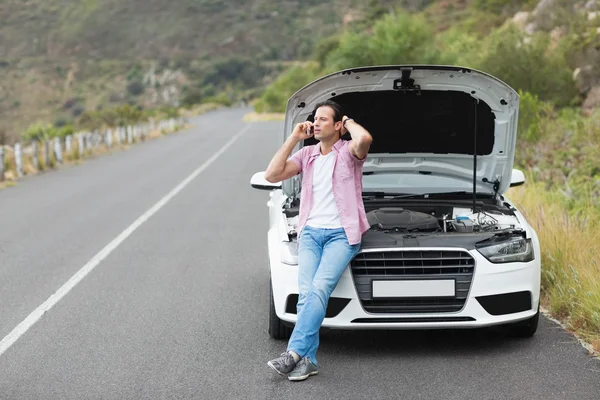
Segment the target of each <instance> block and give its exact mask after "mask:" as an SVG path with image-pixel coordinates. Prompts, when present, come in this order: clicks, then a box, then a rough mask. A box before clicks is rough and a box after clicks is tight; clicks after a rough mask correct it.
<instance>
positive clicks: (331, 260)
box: [287, 226, 360, 365]
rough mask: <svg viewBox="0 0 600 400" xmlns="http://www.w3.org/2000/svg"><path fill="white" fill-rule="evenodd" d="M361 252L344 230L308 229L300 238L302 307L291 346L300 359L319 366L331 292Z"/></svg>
mask: <svg viewBox="0 0 600 400" xmlns="http://www.w3.org/2000/svg"><path fill="white" fill-rule="evenodd" d="M359 250H360V243H359V244H355V245H353V246H351V245H350V244H348V238H347V237H346V232H345V231H344V229H343V228H339V229H321V228H313V227H310V226H306V227H304V229H303V230H302V233H301V234H300V237H299V238H298V287H299V292H300V293H299V294H298V304H297V306H296V310H297V320H296V326H295V327H294V330H293V332H292V336H291V338H290V341H289V343H288V348H287V350H288V351H289V350H291V351H293V352H295V353H296V354H298V355H299V356H300V357H308V358H310V360H311V361H312V362H313V363H314V364H315V365H317V348H318V347H319V329H320V327H321V323H322V322H323V319H324V318H325V311H326V310H327V304H328V302H329V297H330V296H331V292H333V290H334V289H335V287H336V286H337V284H338V281H339V279H340V277H341V276H342V273H343V272H344V270H345V269H346V267H347V265H348V263H349V262H350V261H351V260H352V258H354V256H355V255H356V254H357V253H358V251H359Z"/></svg>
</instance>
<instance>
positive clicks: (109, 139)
mask: <svg viewBox="0 0 600 400" xmlns="http://www.w3.org/2000/svg"><path fill="white" fill-rule="evenodd" d="M106 146H108V147H112V129H109V130H107V131H106Z"/></svg>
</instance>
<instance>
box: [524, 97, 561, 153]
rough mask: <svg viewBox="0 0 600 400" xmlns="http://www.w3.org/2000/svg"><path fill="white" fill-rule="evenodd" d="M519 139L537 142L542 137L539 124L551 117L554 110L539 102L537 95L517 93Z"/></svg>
mask: <svg viewBox="0 0 600 400" xmlns="http://www.w3.org/2000/svg"><path fill="white" fill-rule="evenodd" d="M519 96H520V97H521V99H520V106H519V128H518V135H519V139H522V140H526V141H530V142H537V141H539V140H540V138H541V137H542V134H543V132H542V129H541V123H542V121H543V120H545V119H548V118H551V117H552V116H553V112H554V109H553V107H552V105H551V104H550V103H548V102H545V101H541V100H540V99H539V98H538V96H537V95H535V94H531V93H529V92H523V91H519Z"/></svg>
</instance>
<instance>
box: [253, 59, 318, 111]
mask: <svg viewBox="0 0 600 400" xmlns="http://www.w3.org/2000/svg"><path fill="white" fill-rule="evenodd" d="M320 75H321V72H320V70H319V68H318V66H317V65H316V64H309V65H304V66H293V67H291V68H289V69H288V70H287V71H285V72H284V73H283V74H281V75H280V76H279V78H277V80H275V82H273V83H272V84H271V85H269V86H268V87H267V89H266V90H265V91H264V93H263V94H262V96H261V97H260V98H259V99H258V100H257V101H256V103H255V104H254V109H255V110H256V111H257V112H284V111H285V107H286V104H287V101H288V99H289V98H290V97H291V96H292V95H293V94H294V93H295V92H296V91H297V90H298V89H300V88H302V87H303V86H305V85H306V84H308V83H310V82H312V81H313V80H315V79H316V78H318V77H319V76H320Z"/></svg>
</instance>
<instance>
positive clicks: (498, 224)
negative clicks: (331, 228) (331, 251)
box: [286, 199, 524, 248]
mask: <svg viewBox="0 0 600 400" xmlns="http://www.w3.org/2000/svg"><path fill="white" fill-rule="evenodd" d="M364 205H365V211H366V214H367V220H368V222H369V225H370V229H369V231H368V232H367V233H365V235H364V236H363V239H362V242H363V247H398V246H400V247H408V246H410V247H427V246H448V247H456V246H459V247H464V248H474V247H475V245H476V244H477V243H479V242H481V241H484V240H487V239H491V238H492V237H494V236H498V235H504V234H507V235H514V234H519V233H520V234H524V231H523V229H522V227H521V225H520V223H519V220H518V219H517V217H516V216H515V214H514V212H513V210H512V208H511V207H510V206H509V205H507V204H495V203H494V202H493V201H478V202H477V203H476V207H475V209H473V204H472V203H469V201H461V200H431V199H418V200H415V199H411V200H392V199H390V200H387V199H385V200H384V199H379V200H376V201H364ZM286 213H287V216H288V218H287V220H288V233H289V234H290V236H291V239H292V240H294V239H295V236H296V235H297V232H296V230H297V228H298V226H297V225H298V215H297V208H295V209H288V210H287V211H286Z"/></svg>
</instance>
